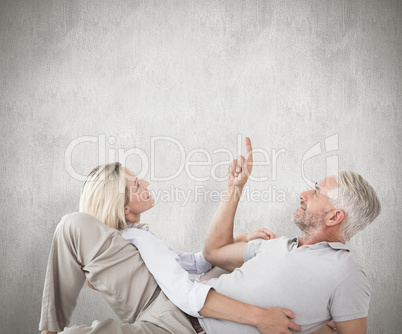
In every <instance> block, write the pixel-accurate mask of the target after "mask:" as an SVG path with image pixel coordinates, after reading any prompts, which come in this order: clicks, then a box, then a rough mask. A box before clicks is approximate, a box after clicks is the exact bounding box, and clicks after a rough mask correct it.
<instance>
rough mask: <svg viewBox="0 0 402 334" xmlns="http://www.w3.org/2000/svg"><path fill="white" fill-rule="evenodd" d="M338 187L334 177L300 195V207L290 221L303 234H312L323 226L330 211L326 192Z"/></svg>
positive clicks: (331, 176)
mask: <svg viewBox="0 0 402 334" xmlns="http://www.w3.org/2000/svg"><path fill="white" fill-rule="evenodd" d="M337 187H338V183H337V182H336V178H335V176H334V175H330V176H328V177H326V178H324V179H322V180H321V181H320V182H319V183H316V185H315V188H314V189H312V190H308V191H305V192H303V193H301V194H300V199H301V202H300V207H299V208H298V209H297V211H296V212H295V213H294V214H293V216H292V220H293V221H294V222H295V224H296V225H297V226H298V227H299V228H300V229H301V230H302V231H303V232H313V231H314V230H317V229H318V228H319V227H320V226H322V225H323V224H325V220H326V218H327V213H328V212H329V211H330V210H331V209H332V204H331V202H330V200H329V197H328V191H330V190H332V189H335V188H337Z"/></svg>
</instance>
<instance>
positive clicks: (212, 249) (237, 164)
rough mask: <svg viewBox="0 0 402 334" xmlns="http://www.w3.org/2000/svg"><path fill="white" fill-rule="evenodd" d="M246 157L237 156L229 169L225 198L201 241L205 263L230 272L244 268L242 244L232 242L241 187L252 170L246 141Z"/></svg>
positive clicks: (249, 148)
mask: <svg viewBox="0 0 402 334" xmlns="http://www.w3.org/2000/svg"><path fill="white" fill-rule="evenodd" d="M246 147H247V156H246V158H244V157H243V156H241V155H240V156H239V158H238V159H237V160H234V161H233V162H232V163H231V164H230V165H229V169H228V181H227V189H226V194H225V196H224V198H223V199H222V201H221V203H220V204H219V207H218V210H217V211H216V213H215V216H214V218H213V219H212V222H211V224H210V226H209V228H208V231H207V235H206V237H205V241H204V250H203V253H204V257H205V259H206V260H207V261H208V262H211V263H212V264H214V265H217V266H219V267H221V268H223V269H226V270H229V271H232V270H233V269H235V268H238V267H240V266H241V265H242V264H243V251H244V247H245V245H246V243H245V242H236V243H235V242H234V239H233V222H234V217H235V214H236V210H237V206H238V204H239V201H240V197H241V193H242V191H243V187H244V185H245V184H246V182H247V179H248V177H249V175H250V173H251V170H252V168H253V156H252V147H251V141H250V139H249V138H246Z"/></svg>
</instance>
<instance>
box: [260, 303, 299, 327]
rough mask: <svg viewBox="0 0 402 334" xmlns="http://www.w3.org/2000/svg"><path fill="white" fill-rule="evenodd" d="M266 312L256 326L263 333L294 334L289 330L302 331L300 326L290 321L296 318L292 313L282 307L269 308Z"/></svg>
mask: <svg viewBox="0 0 402 334" xmlns="http://www.w3.org/2000/svg"><path fill="white" fill-rule="evenodd" d="M264 311H265V315H264V317H262V318H260V320H259V321H258V324H257V326H256V327H257V328H258V330H259V331H260V332H261V333H263V334H292V332H291V331H290V330H289V328H290V329H293V330H294V331H296V332H300V331H301V330H302V329H301V327H300V326H299V325H297V324H296V323H294V322H293V321H292V320H290V319H294V318H295V315H294V314H293V312H292V311H290V310H287V309H284V308H281V307H268V308H266V309H265V310H264Z"/></svg>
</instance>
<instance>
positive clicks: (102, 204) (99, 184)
mask: <svg viewBox="0 0 402 334" xmlns="http://www.w3.org/2000/svg"><path fill="white" fill-rule="evenodd" d="M125 174H126V173H125V172H124V170H123V166H122V165H121V164H120V163H119V162H114V163H111V164H107V165H100V166H98V167H96V168H94V169H93V170H92V171H91V172H90V173H89V175H88V176H87V178H86V180H85V182H84V184H83V186H82V189H81V198H80V212H86V213H88V214H90V215H92V216H94V217H95V218H97V219H99V220H100V221H101V222H102V223H105V224H106V225H108V226H109V227H111V228H114V229H116V230H119V231H120V230H124V229H125V228H127V223H126V219H125V216H124V207H125V206H126V205H127V204H128V203H129V197H128V193H127V189H126V188H127V187H126V184H127V179H126V175H125Z"/></svg>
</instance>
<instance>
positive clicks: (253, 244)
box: [243, 239, 263, 262]
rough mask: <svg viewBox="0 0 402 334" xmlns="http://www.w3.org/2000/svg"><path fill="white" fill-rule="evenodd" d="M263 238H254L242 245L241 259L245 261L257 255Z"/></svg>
mask: <svg viewBox="0 0 402 334" xmlns="http://www.w3.org/2000/svg"><path fill="white" fill-rule="evenodd" d="M262 242H263V239H255V240H252V241H249V242H248V243H247V244H246V246H245V247H244V251H243V261H244V262H247V261H248V260H250V259H252V258H253V257H254V256H256V255H257V252H258V249H259V248H260V247H261V244H262Z"/></svg>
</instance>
